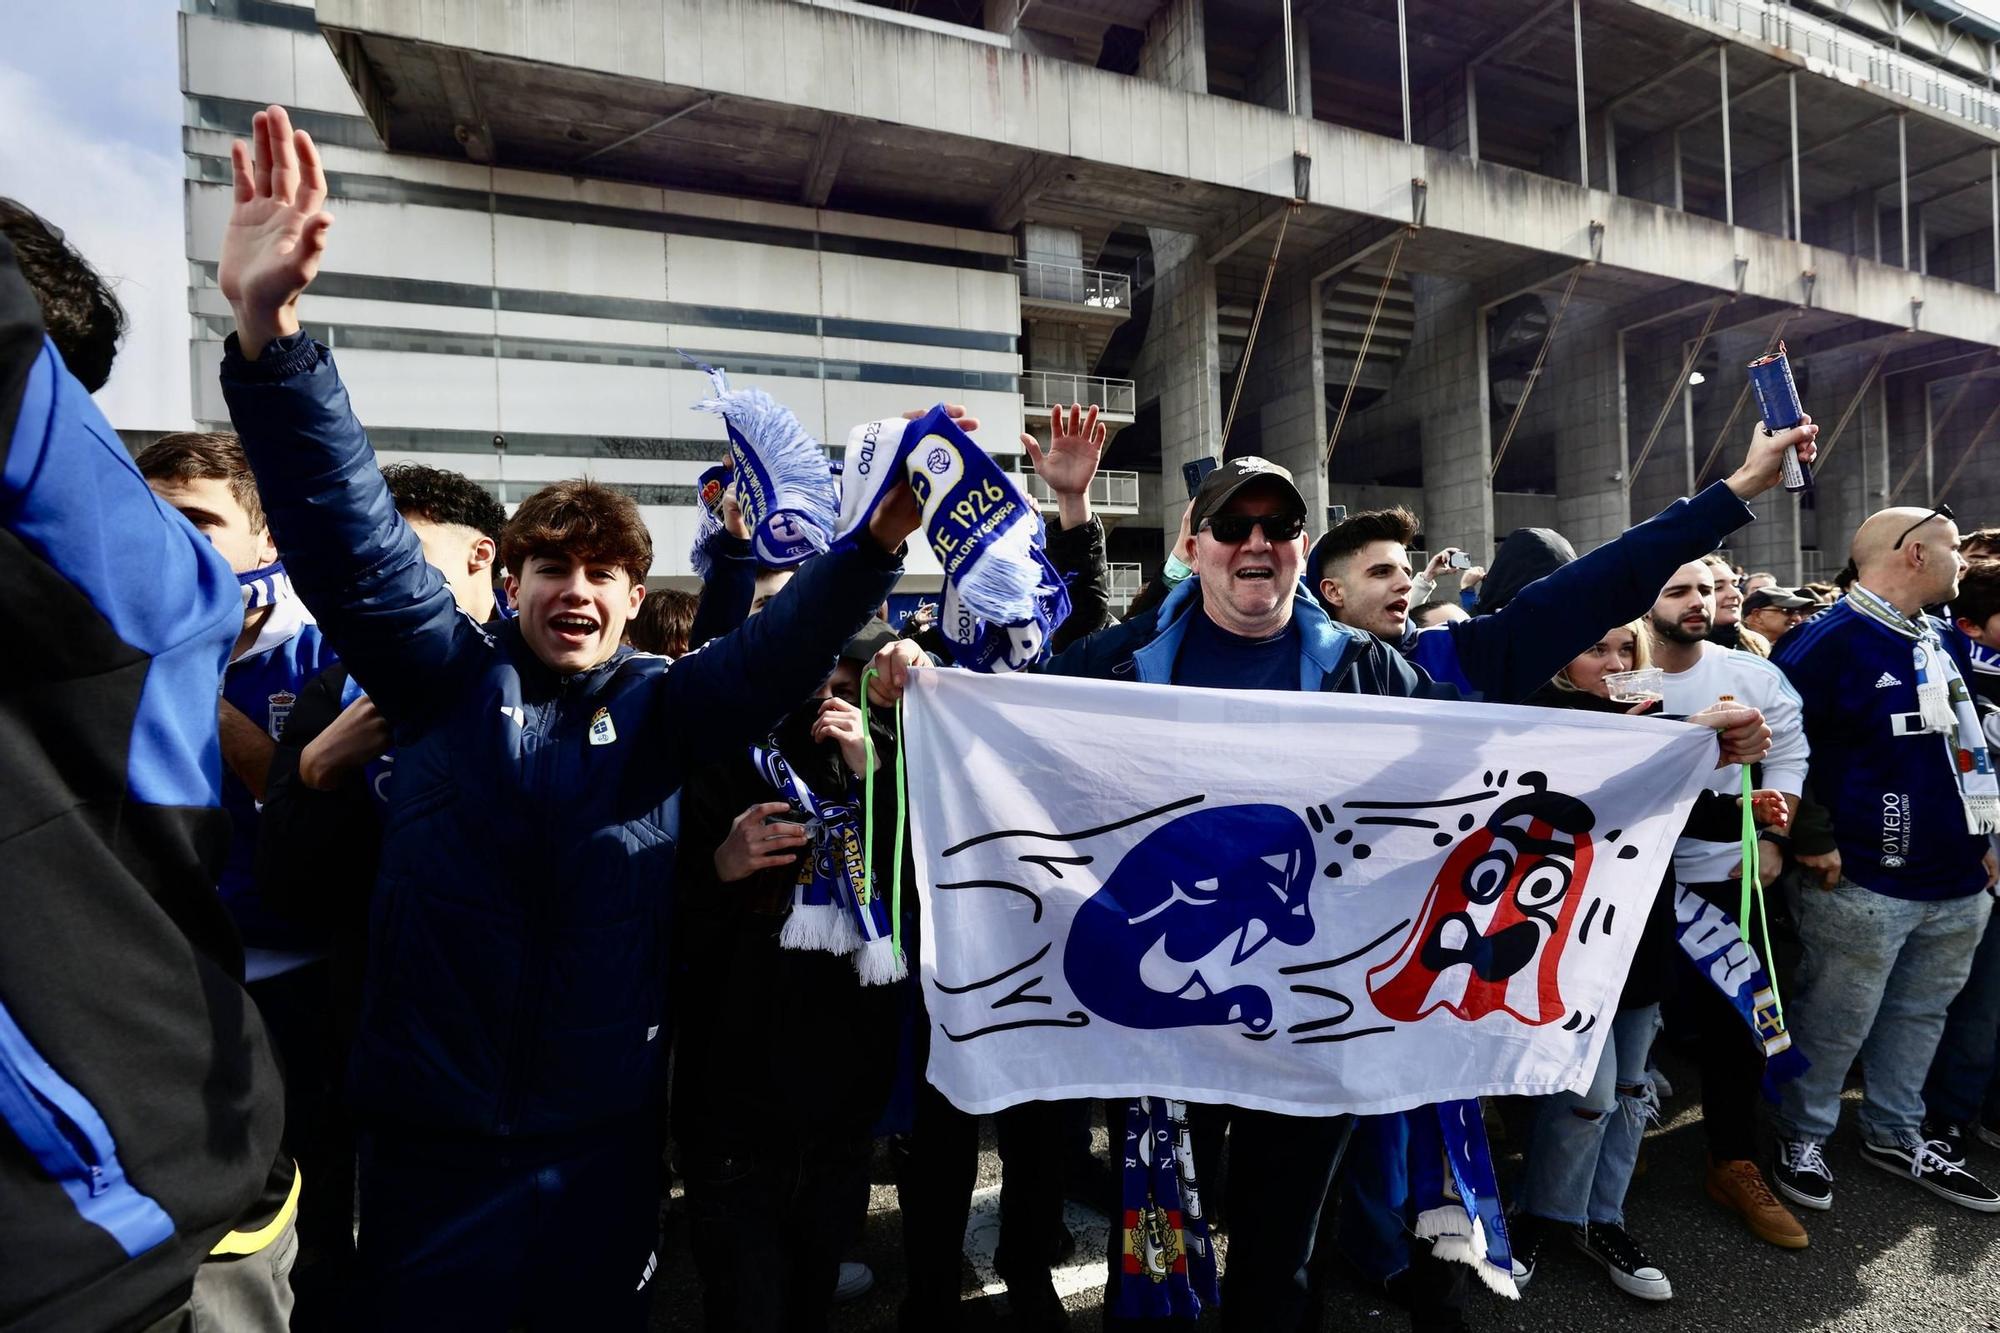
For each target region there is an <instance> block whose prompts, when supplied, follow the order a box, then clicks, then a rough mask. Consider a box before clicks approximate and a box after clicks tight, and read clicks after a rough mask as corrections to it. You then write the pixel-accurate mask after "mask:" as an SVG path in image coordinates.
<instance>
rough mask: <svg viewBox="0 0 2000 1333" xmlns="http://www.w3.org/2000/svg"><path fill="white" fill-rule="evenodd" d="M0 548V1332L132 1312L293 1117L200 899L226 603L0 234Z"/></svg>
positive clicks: (236, 603) (206, 555)
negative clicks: (72, 368) (78, 371)
mask: <svg viewBox="0 0 2000 1333" xmlns="http://www.w3.org/2000/svg"><path fill="white" fill-rule="evenodd" d="M0 568H4V569H5V571H6V575H5V577H4V578H0V1327H5V1328H8V1329H29V1328H33V1329H77V1330H90V1331H91V1333H95V1331H96V1330H100V1329H110V1328H126V1327H132V1326H144V1325H146V1324H148V1323H150V1322H151V1321H152V1320H153V1319H155V1318H158V1317H159V1316H161V1315H163V1314H165V1313H166V1312H167V1311H168V1310H169V1309H171V1308H172V1307H173V1306H175V1305H178V1304H179V1303H180V1302H181V1301H182V1300H184V1299H185V1298H186V1294H187V1287H188V1281H189V1279H190V1278H191V1277H192V1276H193V1274H194V1271H195V1268H196V1266H197V1265H198V1264H199V1263H200V1262H201V1260H202V1258H203V1257H204V1256H205V1255H207V1253H208V1252H209V1250H210V1249H211V1248H212V1247H213V1246H214V1245H215V1243H216V1241H218V1240H219V1239H221V1237H222V1236H223V1234H224V1233H226V1232H227V1231H229V1230H230V1228H231V1227H232V1226H233V1225H236V1224H238V1223H240V1222H242V1221H243V1220H244V1215H245V1214H246V1212H247V1211H248V1210H250V1209H251V1208H252V1207H253V1205H255V1204H256V1203H257V1202H258V1200H259V1197H260V1195H261V1194H262V1193H263V1189H264V1186H265V1185H266V1183H267V1178H268V1177H269V1176H270V1174H271V1172H272V1169H273V1163H274V1159H276V1157H277V1153H278V1139H279V1134H280V1131H281V1129H282V1127H283V1120H284V1104H283V1100H282V1093H281V1089H280V1086H279V1082H278V1069H277V1065H276V1063H275V1062H274V1061H273V1060H272V1058H271V1052H270V1046H269V1043H268V1042H267V1041H266V1039H265V1036H264V1029H263V1025H262V1024H261V1023H260V1022H259V1021H258V1018H257V1012H256V1008H255V1006H253V1005H252V1004H251V1003H250V1000H249V997H248V996H247V995H246V994H245V993H244V990H243V985H242V978H243V953H242V948H241V946H240V945H239V944H238V943H237V940H236V932H235V930H234V929H233V928H232V927H231V926H230V924H229V917H228V914H227V913H226V912H225V911H224V910H223V906H222V900H221V899H220V898H219V897H218V896H217V895H216V891H215V879H216V872H217V869H218V868H219V867H220V865H221V863H222V853H223V849H224V848H225V846H226V845H227V843H228V839H229V820H228V817H227V816H226V815H224V814H223V812H222V809H221V806H220V804H219V794H220V791H221V783H222V752H221V749H220V747H219V746H218V744H217V741H216V715H215V709H216V694H217V691H218V690H219V689H220V688H221V684H222V666H223V663H224V661H226V660H227V658H228V655H229V648H230V645H231V644H232V643H234V642H235V639H236V636H237V634H238V633H239V632H240V631H241V630H242V628H243V602H242V597H241V595H240V594H239V593H238V591H237V586H236V577H235V575H233V574H232V573H230V571H229V564H228V562H227V561H225V560H223V558H222V557H221V556H219V555H217V554H216V552H215V548H214V547H212V546H210V545H209V543H208V541H207V540H206V539H204V538H203V537H202V535H201V534H200V533H199V532H197V531H195V529H194V528H193V526H191V525H190V524H189V523H188V522H187V520H186V519H184V518H182V517H181V516H180V515H179V514H177V513H175V512H174V511H173V510H172V509H170V508H168V507H167V506H165V505H164V504H161V503H160V502H159V500H157V499H156V498H154V496H153V493H152V492H151V491H150V490H148V489H147V488H146V483H145V481H144V480H143V479H142V478H141V477H140V476H139V471H138V469H137V468H135V467H133V466H132V460H131V458H130V456H129V455H127V453H126V452H125V447H124V445H123V444H121V443H120V442H119V439H118V436H117V434H116V433H115V432H114V431H113V430H112V429H111V426H110V424H109V423H108V422H106V421H105V419H104V417H103V415H102V414H101V413H100V412H98V410H97V408H96V407H95V406H94V405H93V404H92V403H91V401H90V395H89V394H87V393H85V392H84V389H83V386H82V385H81V384H79V383H78V382H77V381H76V379H75V377H74V376H72V375H71V374H70V373H69V371H68V370H67V369H65V368H64V366H63V363H62V358H61V357H60V356H58V355H57V353H56V349H55V346H54V344H52V343H51V342H50V341H49V340H48V339H47V338H46V337H45V336H44V335H43V332H42V318H41V311H40V309H39V307H38V306H37V304H36V301H35V297H34V294H33V293H32V292H31V291H30V289H29V287H28V284H27V282H26V281H25V280H24V279H23V278H22V276H21V273H20V271H19V269H18V267H17V266H16V262H15V259H14V250H13V247H12V245H10V244H9V243H8V242H7V241H6V240H5V239H4V238H0ZM282 1177H283V1178H282V1181H281V1182H280V1188H281V1189H282V1186H283V1184H286V1183H289V1179H290V1166H289V1163H286V1164H284V1165H283V1172H282ZM279 1197H280V1198H282V1197H283V1195H282V1193H281V1194H280V1196H279Z"/></svg>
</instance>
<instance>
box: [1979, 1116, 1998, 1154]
mask: <svg viewBox="0 0 2000 1333" xmlns="http://www.w3.org/2000/svg"><path fill="white" fill-rule="evenodd" d="M1972 1133H1973V1137H1975V1138H1977V1139H1978V1140H1979V1141H1980V1142H1981V1143H1983V1144H1985V1145H1986V1146H1987V1147H1989V1148H2000V1120H1982V1121H1980V1122H1979V1124H1978V1125H1976V1126H1975V1127H1974V1128H1973V1131H1972Z"/></svg>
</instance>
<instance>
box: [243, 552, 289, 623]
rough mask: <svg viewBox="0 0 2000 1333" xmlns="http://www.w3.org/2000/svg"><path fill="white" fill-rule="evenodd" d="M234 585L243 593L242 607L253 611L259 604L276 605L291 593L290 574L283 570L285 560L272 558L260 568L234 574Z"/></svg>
mask: <svg viewBox="0 0 2000 1333" xmlns="http://www.w3.org/2000/svg"><path fill="white" fill-rule="evenodd" d="M236 586H237V588H238V589H240V590H241V591H242V593H243V609H244V610H245V611H255V610H256V609H257V608H258V607H260V606H276V605H277V604H278V603H279V602H282V601H285V600H287V599H288V598H290V597H291V595H292V576H291V575H289V574H287V573H286V572H285V562H284V561H282V560H273V561H272V562H271V563H270V564H268V565H265V566H264V567H263V568H262V569H252V570H248V571H246V572H244V573H241V574H238V575H237V576H236Z"/></svg>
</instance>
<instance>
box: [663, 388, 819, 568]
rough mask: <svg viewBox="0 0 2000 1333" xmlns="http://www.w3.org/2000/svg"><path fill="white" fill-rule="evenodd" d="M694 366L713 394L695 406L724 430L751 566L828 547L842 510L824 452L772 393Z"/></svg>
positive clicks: (782, 562) (801, 557)
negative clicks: (747, 531)
mask: <svg viewBox="0 0 2000 1333" xmlns="http://www.w3.org/2000/svg"><path fill="white" fill-rule="evenodd" d="M681 355H682V356H684V357H685V356H687V353H685V352H683V353H681ZM688 360H690V361H693V360H694V358H692V357H688ZM694 364H695V365H697V366H699V367H700V368H701V369H702V370H703V371H704V372H706V374H707V375H708V378H709V382H710V383H711V384H713V385H714V386H715V396H714V397H713V398H704V399H702V400H701V401H700V402H698V403H696V404H695V405H694V408H695V411H697V412H713V413H714V414H715V415H716V416H719V417H721V418H722V421H723V424H724V425H725V426H727V427H728V429H729V461H730V464H731V467H730V484H731V485H733V486H734V487H735V488H736V499H737V503H739V504H741V505H742V506H743V520H744V522H745V523H747V524H748V525H749V527H750V548H751V550H752V552H753V553H754V554H755V555H756V557H757V563H758V564H760V565H763V566H764V567H765V568H767V569H790V568H792V567H793V566H794V565H800V564H804V563H805V562H806V561H807V560H810V559H811V558H812V557H814V556H816V555H818V554H819V553H820V552H822V551H824V550H825V549H826V548H827V547H828V546H829V545H831V544H832V536H833V525H834V521H835V519H836V518H837V517H838V516H839V511H840V499H839V497H838V496H837V495H836V494H835V492H834V488H833V473H832V471H831V470H830V469H829V468H828V466H827V461H826V451H825V450H823V449H821V448H820V444H819V441H818V440H815V439H814V438H813V437H812V436H811V435H810V434H808V433H807V432H806V428H805V427H804V426H802V425H800V424H799V419H798V418H797V417H795V416H793V415H792V410H791V409H790V408H788V407H786V406H785V405H784V404H783V403H780V402H779V401H778V400H777V399H775V398H773V397H771V395H770V394H768V393H765V392H764V391H763V390H762V389H732V388H730V387H729V381H728V379H727V378H726V377H725V376H724V375H723V373H722V372H721V371H719V370H717V369H715V368H714V367H713V366H704V365H702V364H701V363H700V362H699V361H695V362H694ZM707 475H708V474H703V484H704V485H706V483H707Z"/></svg>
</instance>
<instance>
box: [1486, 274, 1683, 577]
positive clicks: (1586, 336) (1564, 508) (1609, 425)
mask: <svg viewBox="0 0 2000 1333" xmlns="http://www.w3.org/2000/svg"><path fill="white" fill-rule="evenodd" d="M1549 304H1550V307H1551V313H1552V314H1553V312H1554V305H1555V298H1554V297H1550V298H1549ZM1675 368H1676V369H1678V362H1676V363H1675ZM1656 410H1657V409H1656ZM1625 440H1626V424H1625V368H1624V366H1623V365H1622V364H1621V361H1620V358H1619V356H1618V330H1617V329H1616V328H1615V327H1614V326H1613V325H1612V324H1611V322H1610V319H1609V317H1608V315H1607V313H1606V311H1605V309H1604V308H1603V307H1602V306H1598V305H1594V304H1592V303H1590V302H1586V301H1572V302H1570V307H1569V310H1568V312H1567V313H1565V314H1564V316H1563V321H1562V325H1561V327H1560V328H1558V329H1557V330H1556V339H1555V344H1554V346H1552V347H1550V348H1549V359H1548V364H1547V367H1546V368H1545V369H1544V371H1543V374H1542V380H1541V383H1540V385H1539V386H1538V387H1537V388H1536V389H1535V391H1534V393H1533V394H1532V395H1531V396H1530V397H1529V399H1528V405H1527V407H1526V408H1525V409H1524V410H1523V412H1522V414H1521V422H1520V425H1519V426H1518V427H1516V429H1515V432H1514V440H1513V443H1512V444H1511V445H1510V446H1509V448H1510V450H1523V449H1536V448H1542V449H1549V448H1552V449H1553V453H1554V458H1555V474H1556V526H1557V528H1559V529H1560V530H1561V532H1562V534H1563V535H1564V536H1566V537H1568V538H1569V539H1570V541H1571V543H1572V544H1574V545H1575V547H1576V549H1577V550H1579V551H1588V550H1590V549H1592V548H1594V547H1597V546H1601V545H1603V544H1604V543H1605V542H1607V541H1610V540H1611V539H1612V538H1614V537H1616V536H1617V535H1618V534H1619V533H1621V532H1623V531H1625V529H1626V528H1627V527H1628V526H1630V518H1629V517H1628V515H1627V513H1626V508H1625V468H1626V456H1627V451H1626V446H1625ZM1654 452H1655V453H1656V454H1657V453H1658V452H1659V449H1658V446H1655V448H1654ZM1508 456H1509V458H1512V456H1513V455H1512V453H1511V452H1510V454H1509V455H1508ZM1647 466H1648V468H1649V470H1650V468H1651V466H1652V464H1651V463H1650V462H1649V463H1648V465H1647Z"/></svg>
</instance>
